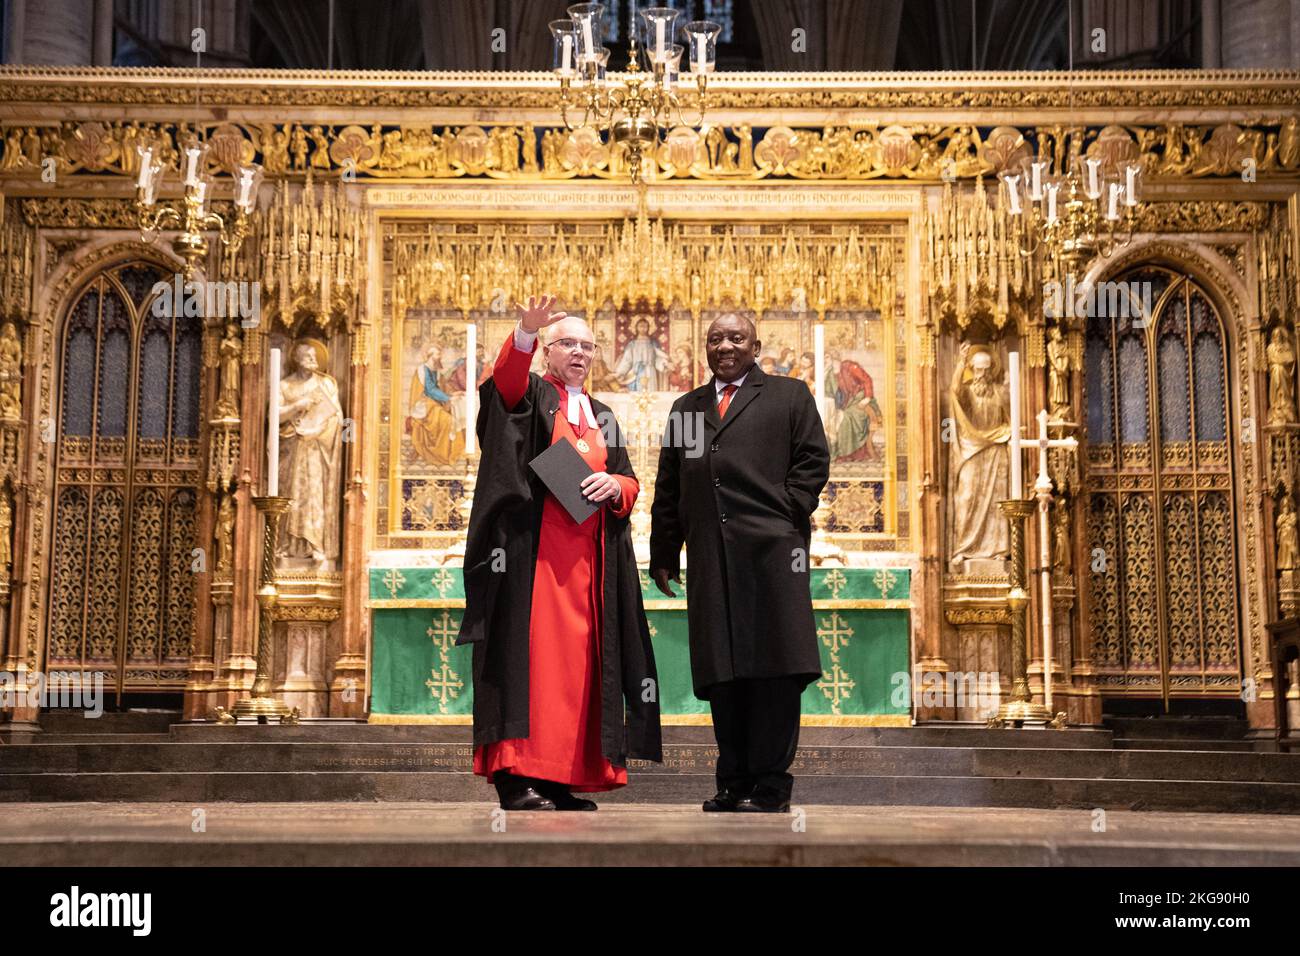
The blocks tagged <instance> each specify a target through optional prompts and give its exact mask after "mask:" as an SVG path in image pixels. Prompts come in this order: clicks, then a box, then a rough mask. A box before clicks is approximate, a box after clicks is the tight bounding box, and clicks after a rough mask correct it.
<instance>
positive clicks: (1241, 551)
mask: <svg viewBox="0 0 1300 956" xmlns="http://www.w3.org/2000/svg"><path fill="white" fill-rule="evenodd" d="M1246 246H1247V248H1251V246H1250V244H1249V243H1246ZM1144 267H1152V268H1154V269H1164V270H1168V271H1169V272H1171V273H1176V274H1178V275H1181V276H1185V277H1186V278H1187V281H1188V282H1189V283H1190V284H1191V285H1190V286H1189V288H1190V289H1192V290H1194V293H1200V294H1203V295H1204V296H1205V298H1206V300H1207V301H1208V302H1209V304H1210V306H1211V308H1212V309H1213V311H1214V312H1215V313H1217V316H1218V322H1219V328H1220V329H1221V331H1222V334H1223V336H1224V341H1223V343H1222V354H1223V356H1224V359H1225V368H1224V376H1225V387H1226V390H1227V394H1226V400H1227V402H1226V405H1225V408H1224V411H1225V415H1226V422H1225V424H1226V425H1227V429H1228V430H1227V433H1226V434H1227V435H1228V436H1229V440H1228V447H1227V460H1226V465H1227V467H1228V469H1229V473H1230V474H1229V476H1227V480H1228V485H1227V487H1229V488H1230V489H1231V493H1232V495H1231V499H1230V502H1231V507H1232V511H1233V512H1234V513H1235V516H1236V517H1235V521H1233V524H1234V525H1235V529H1234V531H1235V533H1234V535H1233V538H1234V542H1235V547H1234V551H1235V555H1234V559H1233V572H1234V574H1235V578H1236V582H1235V589H1234V592H1233V593H1234V594H1235V602H1236V608H1235V610H1234V611H1233V612H1232V614H1234V615H1235V616H1236V617H1237V620H1238V622H1239V623H1238V626H1239V628H1240V642H1239V645H1240V648H1239V649H1240V652H1241V654H1242V655H1243V656H1242V658H1241V660H1240V661H1239V667H1240V671H1241V675H1242V679H1243V680H1245V681H1250V680H1253V681H1254V687H1256V688H1263V687H1267V686H1269V684H1270V683H1271V678H1272V674H1271V667H1270V664H1269V655H1268V650H1267V637H1266V634H1265V629H1264V625H1265V622H1266V620H1267V619H1268V618H1269V617H1270V615H1269V613H1268V611H1267V610H1266V609H1267V607H1268V600H1269V596H1268V582H1267V581H1266V580H1265V579H1264V578H1263V576H1262V574H1261V571H1262V569H1263V567H1264V566H1265V565H1266V555H1265V553H1264V550H1263V548H1262V547H1261V542H1260V540H1259V535H1258V526H1257V522H1258V521H1259V512H1260V510H1261V509H1260V507H1259V503H1260V501H1261V485H1260V483H1259V479H1258V475H1259V474H1260V472H1261V468H1262V467H1264V466H1266V462H1264V461H1262V460H1261V458H1260V457H1259V456H1260V455H1262V454H1264V450H1263V449H1261V447H1260V446H1261V444H1262V443H1261V442H1260V441H1259V440H1257V439H1256V437H1255V436H1256V435H1257V433H1258V432H1259V429H1258V427H1257V425H1258V423H1262V422H1263V421H1264V420H1265V419H1264V417H1263V414H1264V410H1263V409H1262V408H1257V407H1256V401H1255V399H1254V396H1253V394H1252V387H1253V383H1254V382H1256V381H1258V380H1259V379H1258V376H1259V374H1260V369H1259V368H1258V359H1257V358H1256V357H1257V356H1259V355H1261V354H1262V353H1261V352H1260V351H1259V350H1258V349H1255V348H1252V347H1251V339H1252V337H1251V336H1250V335H1249V334H1248V333H1249V332H1250V331H1252V329H1253V328H1254V327H1255V325H1256V324H1257V318H1256V314H1255V310H1254V308H1253V307H1251V308H1250V314H1249V315H1248V314H1246V310H1245V309H1244V308H1243V305H1242V303H1243V302H1246V303H1253V297H1252V296H1250V295H1249V294H1248V293H1247V290H1246V287H1245V277H1244V276H1243V275H1242V274H1241V270H1238V269H1236V268H1234V267H1233V265H1232V264H1231V263H1230V262H1229V261H1228V260H1227V258H1225V256H1223V255H1222V254H1220V253H1219V252H1218V251H1217V250H1216V249H1215V248H1211V247H1209V246H1207V245H1205V244H1204V243H1202V242H1198V241H1196V240H1195V239H1186V240H1182V241H1179V240H1172V239H1169V238H1161V237H1153V236H1148V237H1140V238H1136V239H1135V240H1134V242H1133V243H1132V244H1131V245H1130V246H1129V247H1127V248H1126V249H1124V251H1123V252H1122V253H1121V254H1119V255H1115V256H1112V257H1110V258H1108V259H1104V260H1101V261H1099V262H1097V263H1095V264H1094V265H1093V267H1092V269H1090V270H1089V273H1088V276H1087V278H1088V280H1089V281H1090V282H1093V283H1101V282H1104V281H1113V280H1118V279H1120V278H1121V277H1123V276H1126V275H1133V274H1134V271H1135V270H1137V269H1141V268H1144ZM1177 285H1178V282H1177V281H1175V282H1174V283H1173V285H1172V286H1171V287H1170V290H1171V291H1172V290H1173V289H1174V288H1175V287H1176V286H1177ZM1101 298H1102V297H1100V296H1099V297H1098V300H1099V302H1100V301H1101ZM1151 361H1156V359H1155V358H1154V356H1153V357H1152V358H1151ZM1083 371H1084V374H1080V375H1079V376H1078V379H1079V383H1078V386H1077V388H1076V391H1075V394H1076V401H1077V403H1078V405H1077V407H1079V408H1080V409H1087V408H1088V407H1089V406H1088V394H1087V385H1088V379H1087V372H1086V369H1084V370H1083ZM1083 417H1085V418H1086V413H1084V416H1083ZM1150 427H1151V428H1152V429H1163V425H1161V424H1159V423H1157V422H1155V421H1154V420H1153V421H1152V422H1151V426H1150ZM1081 437H1082V439H1083V448H1082V449H1081V464H1082V466H1083V472H1084V474H1085V476H1088V472H1089V469H1088V465H1087V462H1088V460H1089V457H1090V456H1089V452H1088V446H1089V438H1090V436H1089V435H1088V434H1087V430H1086V427H1085V429H1084V432H1083V434H1082V436H1081ZM1152 467H1153V468H1155V469H1156V471H1159V470H1160V467H1159V466H1157V465H1154V464H1153V465H1152ZM1154 473H1155V472H1153V475H1154ZM1101 480H1102V481H1103V483H1105V479H1101ZM1120 481H1121V484H1123V480H1122V479H1121V480H1120ZM1193 481H1194V483H1195V484H1196V487H1197V489H1200V488H1201V487H1202V485H1203V484H1204V483H1205V482H1206V481H1209V482H1211V483H1213V482H1214V479H1213V476H1198V477H1196V478H1195V479H1193ZM1095 484H1096V479H1092V480H1090V477H1085V478H1084V481H1083V485H1082V487H1081V489H1080V494H1079V495H1078V497H1077V499H1076V501H1075V506H1074V509H1073V511H1074V519H1075V521H1076V522H1078V524H1077V525H1076V526H1077V527H1088V526H1089V525H1088V520H1089V519H1088V501H1089V496H1090V491H1091V490H1095V489H1092V488H1091V487H1090V486H1093V485H1095ZM1135 487H1136V486H1135ZM1172 487H1178V485H1177V484H1176V483H1175V484H1174V485H1173V486H1172ZM1206 487H1208V486H1206ZM1204 493H1206V492H1202V491H1200V490H1198V491H1196V492H1195V494H1196V495H1197V496H1198V497H1199V496H1200V495H1202V494H1204ZM1095 544H1096V542H1091V544H1090V543H1089V542H1087V541H1084V542H1083V546H1084V547H1085V549H1087V548H1089V547H1090V546H1091V545H1095ZM1166 544H1168V543H1167V542H1166ZM1197 554H1198V557H1199V556H1200V553H1199V551H1198V552H1197ZM1082 566H1083V567H1087V563H1086V562H1085V563H1084V564H1083V565H1082ZM1197 567H1200V565H1199V564H1197ZM1202 570H1204V569H1202ZM1209 573H1210V572H1209V571H1208V570H1207V571H1206V574H1207V575H1208V574H1209ZM1092 583H1093V584H1096V582H1095V581H1093V582H1092ZM1081 584H1085V582H1081ZM1089 591H1090V589H1089V587H1087V586H1086V584H1085V586H1082V587H1081V588H1080V595H1081V598H1082V600H1081V616H1082V628H1081V633H1082V634H1084V635H1089V634H1092V635H1096V634H1099V633H1101V634H1104V633H1105V631H1106V627H1105V626H1104V624H1105V622H1104V621H1102V620H1101V618H1100V617H1098V615H1102V616H1104V615H1105V614H1107V613H1108V612H1107V611H1106V610H1105V606H1106V602H1105V601H1104V600H1103V601H1102V602H1101V603H1100V604H1097V603H1096V602H1094V601H1093V600H1090V596H1089ZM1162 633H1163V629H1162ZM1098 639H1100V638H1098ZM1084 652H1085V655H1087V656H1092V655H1093V654H1094V653H1095V649H1094V648H1085V649H1084ZM1093 666H1094V667H1099V665H1098V661H1097V660H1095V659H1094V660H1093ZM1163 680H1165V681H1166V682H1167V681H1168V674H1166V675H1165V678H1164V679H1163ZM1249 686H1250V685H1249V684H1248V685H1246V686H1245V687H1243V688H1240V689H1233V692H1234V693H1238V692H1240V693H1243V695H1244V696H1245V697H1246V702H1247V706H1248V708H1250V707H1252V706H1257V705H1256V703H1255V701H1254V700H1252V699H1251V695H1249V694H1246V693H1245V691H1246V689H1247V688H1248V687H1249ZM1121 690H1122V689H1121ZM1101 692H1102V693H1103V694H1105V693H1106V689H1105V687H1104V686H1102V687H1101Z"/></svg>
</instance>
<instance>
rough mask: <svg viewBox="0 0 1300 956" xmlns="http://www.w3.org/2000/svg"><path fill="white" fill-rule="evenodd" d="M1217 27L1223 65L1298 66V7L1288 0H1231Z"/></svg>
mask: <svg viewBox="0 0 1300 956" xmlns="http://www.w3.org/2000/svg"><path fill="white" fill-rule="evenodd" d="M1220 30H1221V36H1222V43H1221V49H1222V57H1223V60H1222V65H1223V66H1224V67H1227V68H1229V69H1276V70H1290V69H1295V68H1296V67H1300V10H1297V9H1296V6H1295V4H1294V3H1292V2H1291V0H1233V2H1232V5H1231V15H1230V16H1227V17H1224V18H1223V20H1222V23H1221V25H1220Z"/></svg>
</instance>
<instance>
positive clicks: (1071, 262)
mask: <svg viewBox="0 0 1300 956" xmlns="http://www.w3.org/2000/svg"><path fill="white" fill-rule="evenodd" d="M1061 165H1062V166H1063V167H1064V168H1057V167H1056V166H1055V164H1054V163H1053V162H1052V161H1050V160H1047V159H1039V160H1029V159H1026V160H1024V161H1023V162H1022V163H1021V166H1020V169H1019V171H1018V172H1017V171H1013V170H1005V171H1003V172H1002V173H1001V174H1000V175H999V179H1000V180H1001V187H1000V194H1001V197H1002V199H1003V200H1004V202H1005V205H1006V210H1007V213H1008V214H1009V215H1010V216H1011V217H1012V218H1013V219H1016V220H1019V221H1020V222H1021V223H1023V229H1022V230H1021V236H1022V237H1023V238H1022V241H1021V242H1020V243H1019V244H1018V245H1019V250H1020V254H1021V255H1023V256H1025V257H1032V256H1033V255H1034V254H1035V253H1036V252H1037V251H1038V249H1039V248H1040V247H1042V249H1043V251H1044V252H1045V253H1046V258H1047V260H1048V261H1049V262H1051V263H1054V264H1060V265H1061V266H1063V268H1061V269H1060V270H1058V271H1060V272H1061V273H1062V274H1065V275H1070V274H1075V273H1076V272H1078V271H1081V270H1080V269H1079V268H1078V267H1079V266H1080V265H1081V264H1082V263H1084V262H1086V261H1087V260H1089V259H1091V258H1092V257H1093V256H1109V255H1110V254H1111V253H1112V252H1114V251H1115V250H1116V249H1122V248H1123V247H1124V246H1126V245H1128V244H1129V242H1130V241H1131V240H1132V238H1133V228H1134V224H1135V223H1136V221H1137V208H1138V204H1139V196H1140V194H1141V187H1142V167H1141V166H1140V165H1138V164H1137V163H1128V164H1125V165H1124V166H1123V167H1122V169H1121V168H1120V167H1119V165H1118V163H1116V162H1108V161H1104V160H1102V159H1101V158H1095V157H1088V156H1086V155H1078V154H1076V155H1073V156H1072V157H1071V158H1069V159H1068V160H1065V161H1063V162H1062V164H1061Z"/></svg>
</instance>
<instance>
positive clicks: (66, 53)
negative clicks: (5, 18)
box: [5, 0, 95, 66]
mask: <svg viewBox="0 0 1300 956" xmlns="http://www.w3.org/2000/svg"><path fill="white" fill-rule="evenodd" d="M9 10H10V13H11V17H12V19H11V22H10V27H11V29H12V33H11V34H10V36H9V37H8V40H7V41H6V47H7V49H6V51H5V57H6V61H7V62H9V63H21V64H23V65H25V66H86V65H88V64H90V63H91V62H92V56H93V47H94V38H95V18H94V16H87V15H86V14H87V12H88V11H87V10H86V3H85V0H10V3H9Z"/></svg>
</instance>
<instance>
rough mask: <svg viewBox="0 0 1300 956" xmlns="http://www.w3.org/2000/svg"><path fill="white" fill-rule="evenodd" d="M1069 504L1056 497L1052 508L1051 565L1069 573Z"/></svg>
mask: <svg viewBox="0 0 1300 956" xmlns="http://www.w3.org/2000/svg"><path fill="white" fill-rule="evenodd" d="M1072 564H1073V562H1072V561H1071V559H1070V505H1069V502H1067V501H1066V500H1065V499H1064V498H1057V499H1056V503H1055V504H1054V505H1053V508H1052V565H1053V567H1055V568H1056V569H1057V570H1058V571H1063V572H1065V573H1066V574H1069V573H1070V567H1071V565H1072Z"/></svg>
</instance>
